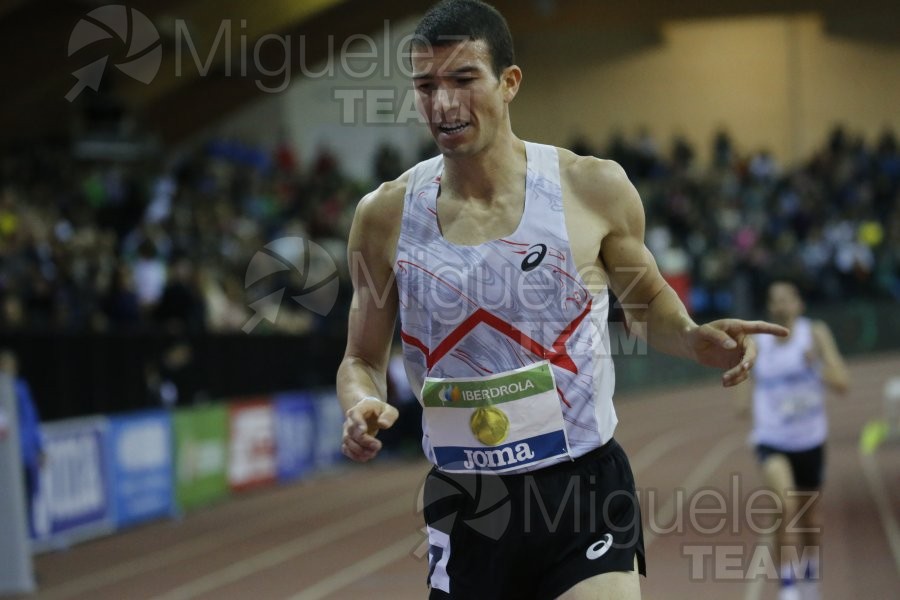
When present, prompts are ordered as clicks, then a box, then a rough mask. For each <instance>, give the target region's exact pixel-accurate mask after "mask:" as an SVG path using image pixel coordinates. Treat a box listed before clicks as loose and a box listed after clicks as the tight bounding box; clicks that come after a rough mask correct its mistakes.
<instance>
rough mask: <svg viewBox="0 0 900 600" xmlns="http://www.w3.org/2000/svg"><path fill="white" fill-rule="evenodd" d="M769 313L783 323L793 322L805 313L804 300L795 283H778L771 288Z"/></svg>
mask: <svg viewBox="0 0 900 600" xmlns="http://www.w3.org/2000/svg"><path fill="white" fill-rule="evenodd" d="M769 313H770V314H771V315H772V319H773V320H774V321H775V322H776V323H781V324H787V323H791V322H792V321H793V320H794V319H796V318H797V317H799V316H800V315H801V314H802V313H803V301H802V300H801V299H800V295H799V294H798V293H797V290H796V289H795V288H794V286H793V285H790V284H788V283H776V284H774V285H773V286H772V287H770V288H769Z"/></svg>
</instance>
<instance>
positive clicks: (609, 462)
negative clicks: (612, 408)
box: [424, 440, 646, 600]
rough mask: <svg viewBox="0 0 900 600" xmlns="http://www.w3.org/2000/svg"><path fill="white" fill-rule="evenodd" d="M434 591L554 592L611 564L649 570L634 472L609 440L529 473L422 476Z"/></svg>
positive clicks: (480, 594) (452, 594)
mask: <svg viewBox="0 0 900 600" xmlns="http://www.w3.org/2000/svg"><path fill="white" fill-rule="evenodd" d="M424 510H425V522H426V525H427V526H428V533H429V553H428V554H429V572H428V585H429V586H430V587H431V596H430V597H431V598H432V599H435V598H465V599H466V600H478V599H485V600H487V599H490V600H498V599H503V598H508V599H513V598H515V599H517V600H522V599H526V598H535V599H544V598H547V599H549V598H556V597H558V596H559V595H561V594H562V593H564V592H565V591H566V590H568V589H570V588H571V587H573V586H574V585H575V584H577V583H578V582H580V581H583V580H585V579H589V578H590V577H593V576H595V575H599V574H602V573H609V572H613V571H633V570H634V560H635V556H637V562H638V568H639V571H640V573H641V574H643V575H646V567H645V564H644V539H643V532H642V529H641V512H640V507H639V505H638V499H637V495H636V493H635V486H634V476H633V475H632V472H631V466H630V465H629V463H628V458H627V457H626V456H625V452H624V451H623V450H622V448H621V447H620V446H619V444H618V443H617V442H616V441H615V440H610V441H609V442H608V443H607V444H605V445H604V446H602V447H600V448H597V449H596V450H594V451H592V452H590V453H588V454H586V455H584V456H581V457H579V458H577V459H575V460H574V461H569V462H565V463H561V464H556V465H552V466H550V467H546V468H544V469H539V470H537V471H533V472H530V473H523V474H516V475H492V474H477V473H464V474H456V473H445V472H443V471H439V470H438V469H436V468H433V469H432V470H431V472H430V473H429V475H428V477H427V479H426V482H425V492H424Z"/></svg>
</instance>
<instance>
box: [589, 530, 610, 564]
mask: <svg viewBox="0 0 900 600" xmlns="http://www.w3.org/2000/svg"><path fill="white" fill-rule="evenodd" d="M612 542H613V536H612V534H611V533H607V534H604V535H603V539H601V540H600V541H599V542H594V543H593V544H591V545H590V546H588V549H587V552H585V553H584V554H585V556H587V558H588V560H597V559H598V558H600V557H601V556H603V555H604V554H606V551H607V550H609V548H610V546H612Z"/></svg>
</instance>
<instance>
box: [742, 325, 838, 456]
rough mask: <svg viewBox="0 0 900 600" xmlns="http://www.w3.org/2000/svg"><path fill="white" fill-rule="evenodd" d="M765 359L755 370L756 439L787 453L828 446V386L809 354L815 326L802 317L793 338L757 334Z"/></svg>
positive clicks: (754, 417) (759, 357)
mask: <svg viewBox="0 0 900 600" xmlns="http://www.w3.org/2000/svg"><path fill="white" fill-rule="evenodd" d="M755 339H756V344H757V348H758V351H759V355H758V356H757V358H756V364H755V365H754V367H753V381H754V385H753V440H754V442H755V443H757V444H766V445H769V446H774V447H775V448H778V449H781V450H787V451H792V452H793V451H802V450H809V449H810V448H814V447H816V446H819V445H821V444H823V443H824V442H825V437H826V436H827V434H828V421H827V418H826V415H825V403H824V396H825V394H824V386H823V384H822V377H821V374H820V372H819V369H818V367H816V366H815V365H814V364H810V362H809V361H808V359H807V354H808V353H810V352H811V351H812V350H813V348H814V341H813V333H812V322H811V321H810V320H809V319H807V318H802V317H801V318H798V319H797V320H796V321H795V322H794V326H793V328H792V331H791V336H790V337H789V338H788V339H787V341H784V342H779V341H777V340H776V338H775V337H774V336H770V335H758V336H755Z"/></svg>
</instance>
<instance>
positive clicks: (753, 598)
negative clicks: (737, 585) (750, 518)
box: [744, 533, 774, 600]
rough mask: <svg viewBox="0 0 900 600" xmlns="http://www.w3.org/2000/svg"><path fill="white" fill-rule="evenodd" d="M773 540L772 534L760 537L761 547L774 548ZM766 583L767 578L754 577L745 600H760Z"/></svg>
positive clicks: (748, 584) (748, 585)
mask: <svg viewBox="0 0 900 600" xmlns="http://www.w3.org/2000/svg"><path fill="white" fill-rule="evenodd" d="M772 538H773V536H772V534H771V533H767V534H763V535H760V536H759V545H760V546H769V547H772V546H773V545H774V544H773V539H772ZM766 581H768V580H767V579H766V578H765V577H754V578H753V579H751V580H750V581H749V583H747V587H746V589H745V590H744V600H760V598H762V595H763V590H764V589H765V586H766Z"/></svg>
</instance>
